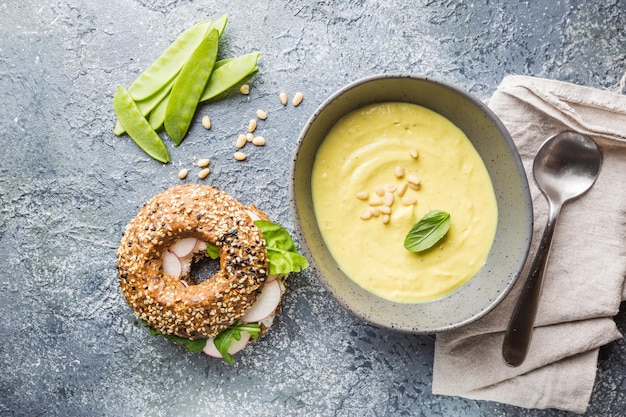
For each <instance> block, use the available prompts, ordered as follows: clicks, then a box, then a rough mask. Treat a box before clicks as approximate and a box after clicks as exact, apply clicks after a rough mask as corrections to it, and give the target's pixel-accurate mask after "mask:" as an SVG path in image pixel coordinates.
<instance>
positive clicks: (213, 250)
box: [206, 242, 220, 259]
mask: <svg viewBox="0 0 626 417" xmlns="http://www.w3.org/2000/svg"><path fill="white" fill-rule="evenodd" d="M206 254H207V255H209V258H211V259H217V258H219V257H220V248H219V247H218V246H217V245H216V244H213V243H211V242H207V243H206Z"/></svg>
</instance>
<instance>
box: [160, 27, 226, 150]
mask: <svg viewBox="0 0 626 417" xmlns="http://www.w3.org/2000/svg"><path fill="white" fill-rule="evenodd" d="M218 43H219V33H218V31H217V29H211V31H209V33H208V34H207V35H206V36H205V37H204V39H203V40H202V42H201V43H200V45H199V46H198V47H197V48H196V50H195V51H193V53H192V54H191V56H190V57H189V60H188V61H187V62H186V63H185V65H184V66H183V68H182V69H181V70H180V73H179V74H178V77H176V82H174V85H173V86H172V91H171V92H170V96H169V100H168V103H167V109H166V110H165V120H164V123H163V124H164V126H165V131H166V132H167V134H168V135H169V136H170V138H172V140H173V141H174V144H175V145H176V146H178V145H180V143H181V142H182V141H183V139H184V138H185V135H186V134H187V131H188V130H189V126H190V125H191V120H192V119H193V116H194V114H195V112H196V108H197V107H198V103H199V101H200V97H201V96H202V92H203V91H204V87H205V86H206V84H207V82H208V81H209V78H210V77H211V73H212V72H213V66H214V65H215V61H216V58H217V49H218Z"/></svg>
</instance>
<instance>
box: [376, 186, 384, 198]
mask: <svg viewBox="0 0 626 417" xmlns="http://www.w3.org/2000/svg"><path fill="white" fill-rule="evenodd" d="M374 192H375V193H376V194H378V196H379V197H382V196H384V195H385V189H384V188H383V187H376V188H375V189H374Z"/></svg>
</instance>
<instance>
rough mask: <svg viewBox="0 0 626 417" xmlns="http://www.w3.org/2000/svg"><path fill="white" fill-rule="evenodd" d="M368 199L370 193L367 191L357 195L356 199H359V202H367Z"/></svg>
mask: <svg viewBox="0 0 626 417" xmlns="http://www.w3.org/2000/svg"><path fill="white" fill-rule="evenodd" d="M368 197H369V193H368V192H367V191H361V192H358V193H356V198H358V199H359V200H367V198H368Z"/></svg>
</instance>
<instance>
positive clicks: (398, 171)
mask: <svg viewBox="0 0 626 417" xmlns="http://www.w3.org/2000/svg"><path fill="white" fill-rule="evenodd" d="M394 174H395V176H396V178H403V177H404V167H403V166H402V165H398V166H397V167H396V169H395V171H394Z"/></svg>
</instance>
